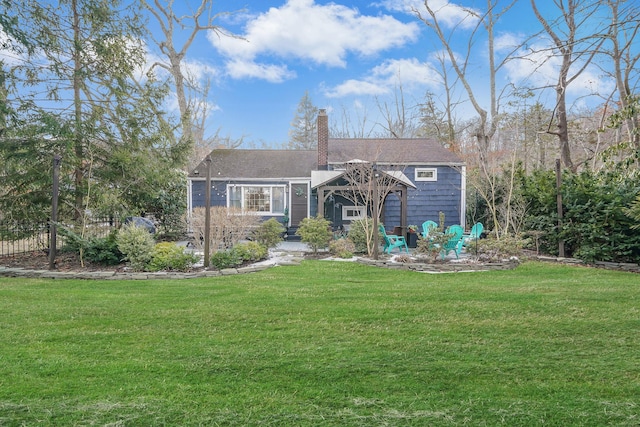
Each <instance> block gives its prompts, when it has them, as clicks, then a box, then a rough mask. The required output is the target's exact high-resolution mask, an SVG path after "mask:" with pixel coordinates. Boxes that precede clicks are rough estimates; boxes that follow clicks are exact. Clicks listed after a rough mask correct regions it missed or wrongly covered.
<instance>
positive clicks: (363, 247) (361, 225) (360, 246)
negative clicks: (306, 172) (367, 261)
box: [349, 218, 373, 253]
mask: <svg viewBox="0 0 640 427" xmlns="http://www.w3.org/2000/svg"><path fill="white" fill-rule="evenodd" d="M367 227H368V228H369V231H368V232H367V231H366V230H367ZM367 236H373V219H371V218H367V219H358V220H355V221H351V225H350V226H349V240H351V241H352V242H353V244H354V245H355V252H356V253H367V252H368V249H367Z"/></svg>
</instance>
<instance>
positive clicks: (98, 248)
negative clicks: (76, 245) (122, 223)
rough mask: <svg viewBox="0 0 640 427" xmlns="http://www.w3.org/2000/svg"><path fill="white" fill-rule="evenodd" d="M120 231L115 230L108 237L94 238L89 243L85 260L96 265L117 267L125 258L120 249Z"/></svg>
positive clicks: (85, 251)
mask: <svg viewBox="0 0 640 427" xmlns="http://www.w3.org/2000/svg"><path fill="white" fill-rule="evenodd" d="M117 236H118V230H113V231H112V232H111V233H109V235H108V236H107V237H92V238H90V239H89V240H88V241H87V244H86V246H85V249H84V258H85V259H86V260H87V261H89V262H93V263H96V264H103V265H117V264H120V262H121V261H122V258H123V254H122V252H120V249H118V242H117Z"/></svg>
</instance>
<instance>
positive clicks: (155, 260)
mask: <svg viewBox="0 0 640 427" xmlns="http://www.w3.org/2000/svg"><path fill="white" fill-rule="evenodd" d="M199 259H200V258H199V257H198V256H196V255H194V254H193V253H190V252H186V251H185V249H184V248H183V247H181V246H178V245H177V244H176V243H173V242H162V243H158V244H157V245H155V247H154V248H153V252H152V253H151V261H150V262H149V264H148V266H147V268H148V270H149V271H162V270H169V271H188V270H189V269H190V268H191V267H192V266H193V264H195V263H196V262H198V261H199Z"/></svg>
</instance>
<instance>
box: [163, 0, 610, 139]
mask: <svg viewBox="0 0 640 427" xmlns="http://www.w3.org/2000/svg"><path fill="white" fill-rule="evenodd" d="M190 1H191V3H192V4H191V6H192V7H195V6H197V4H199V1H197V2H196V1H195V0H190ZM176 3H180V2H176ZM213 3H214V12H234V11H236V13H233V14H230V15H228V16H224V17H222V18H220V19H219V20H218V21H217V22H218V24H219V25H221V26H223V27H225V28H226V29H228V30H229V31H231V32H233V33H234V34H236V35H238V36H241V37H242V38H243V39H237V38H230V37H224V36H223V37H218V36H216V35H214V34H212V33H210V34H205V33H201V34H200V35H199V36H198V39H197V40H196V42H195V43H194V45H193V46H192V48H191V49H190V50H189V52H188V56H187V58H186V60H185V68H188V69H189V72H191V73H193V74H194V75H196V76H199V77H200V78H201V79H204V78H205V77H208V78H209V79H210V80H211V88H210V91H209V99H208V102H209V104H210V106H211V108H212V113H211V116H210V119H209V125H208V126H209V127H208V133H209V134H212V133H214V132H215V131H216V130H217V129H218V128H220V131H221V132H220V133H221V134H222V135H228V136H230V137H231V138H234V139H235V138H240V137H243V136H244V138H245V140H246V141H248V142H254V143H255V144H257V145H261V144H263V143H264V144H267V145H277V144H283V143H286V142H287V141H288V132H289V129H290V123H291V121H292V119H293V117H294V114H295V111H296V108H297V106H298V103H299V101H300V99H301V98H302V96H303V95H304V93H305V91H308V92H309V95H310V97H311V100H312V101H313V103H314V104H315V105H316V106H318V107H319V108H326V109H328V112H329V117H330V121H331V122H333V121H336V120H338V119H339V116H340V115H342V112H343V111H347V113H348V114H349V115H350V117H351V119H352V121H357V117H364V116H366V117H367V118H368V121H369V124H370V126H374V123H375V122H376V120H378V119H379V117H377V116H378V111H379V108H378V106H377V104H378V103H384V102H387V103H390V104H392V103H393V97H394V93H396V89H397V88H398V87H399V86H400V85H402V88H403V91H404V94H405V99H406V101H407V104H409V105H415V104H416V103H418V102H421V101H422V100H423V99H424V95H425V93H426V91H427V90H430V91H432V92H434V93H435V94H436V95H441V94H442V90H441V89H442V85H441V81H440V78H439V76H438V73H437V72H436V71H434V67H436V66H437V61H436V57H437V54H438V53H439V52H441V45H440V43H439V42H438V41H437V40H436V38H435V36H434V35H433V33H432V32H431V31H430V30H429V28H428V27H427V26H426V25H425V24H424V23H423V22H421V21H420V20H419V19H418V18H417V17H416V15H415V13H413V12H411V8H412V7H413V8H416V9H418V10H424V2H423V1H422V0H379V1H374V2H369V1H359V0H336V1H324V0H286V1H284V0H279V1H274V0H248V1H245V2H242V1H234V0H216V1H214V2H213ZM429 3H430V5H432V7H433V8H434V9H437V10H438V16H439V18H440V19H441V22H442V23H443V25H444V27H445V31H447V32H450V31H452V30H453V28H454V26H455V25H457V27H456V29H455V31H453V32H452V33H451V34H453V37H452V41H453V45H454V48H455V49H456V53H457V54H459V55H464V54H465V53H464V49H465V46H466V43H467V41H468V37H469V34H470V32H471V28H473V25H474V24H475V20H474V18H473V17H471V16H470V15H469V13H468V11H465V10H464V8H468V9H469V10H471V11H478V12H482V11H483V10H484V9H483V8H484V7H486V1H460V2H447V1H446V0H437V1H431V0H430V2H429ZM539 3H542V5H541V6H540V7H541V10H542V11H543V13H553V9H552V8H551V4H550V3H551V2H546V1H540V2H539ZM182 5H183V7H184V8H185V9H184V11H185V12H187V11H188V7H189V5H190V3H189V1H186V2H182ZM176 7H177V6H176ZM549 16H551V15H549ZM539 30H540V24H539V23H538V21H537V19H536V18H535V16H534V15H533V12H532V11H531V6H530V2H529V1H528V0H520V1H519V2H517V3H516V5H515V6H514V7H513V8H512V9H511V10H510V11H509V12H508V13H507V14H506V15H505V17H504V18H503V19H502V20H501V21H500V24H499V25H498V26H497V31H496V45H497V47H498V48H499V49H498V52H499V54H502V53H506V52H507V51H509V50H510V49H512V48H513V47H514V46H516V45H517V44H518V43H520V42H521V41H523V40H524V39H525V38H527V37H528V36H530V35H532V34H535V33H536V32H538V31H539ZM484 40H485V39H484V38H481V39H479V41H478V42H477V43H476V45H474V47H473V49H472V56H471V57H470V68H471V69H472V70H473V72H472V73H471V75H472V76H473V77H472V78H471V83H472V84H473V85H474V87H475V88H483V87H487V86H488V75H487V73H486V67H485V64H486V54H487V52H486V45H485V44H484ZM546 43H547V41H545V39H544V37H539V38H537V39H536V40H534V41H531V42H530V46H532V45H533V46H536V47H544V46H546ZM542 56H545V58H542ZM543 59H546V54H544V55H543V54H541V57H540V58H539V63H537V65H536V66H535V67H532V64H531V62H528V63H526V64H525V63H523V61H514V62H511V63H509V64H507V65H505V67H504V68H503V69H502V71H501V73H500V74H499V81H498V86H499V87H504V86H506V85H507V84H508V83H509V82H514V83H516V84H526V85H529V86H543V85H545V84H549V83H552V82H553V79H554V78H555V76H554V70H555V68H556V66H557V63H554V61H547V62H546V63H544V65H543V64H542V62H543V61H542V60H543ZM532 68H537V72H536V74H535V75H532V73H531V70H532ZM602 84H603V83H602V82H600V81H599V79H598V78H597V75H596V74H595V71H589V70H588V71H587V72H586V73H585V75H584V76H583V77H582V78H581V79H579V80H578V81H577V82H576V83H575V84H574V85H573V91H574V93H573V96H574V97H578V98H579V97H580V95H584V94H587V93H589V92H593V91H594V90H597V91H604V90H611V88H610V87H607V88H603V87H602ZM476 90H477V91H478V94H479V99H480V102H481V103H482V104H483V106H484V107H485V108H488V101H489V100H488V96H485V95H486V93H483V91H482V90H481V89H476ZM458 95H460V96H463V95H462V92H461V91H458ZM539 96H540V97H539V98H538V99H540V100H541V101H542V102H546V103H549V102H552V101H553V99H554V95H553V93H552V92H551V91H547V92H544V93H542V94H541V95H539ZM457 114H458V116H459V117H465V116H471V115H473V114H472V109H471V107H470V105H469V104H468V103H463V104H462V105H461V106H460V107H459V110H458V113H457Z"/></svg>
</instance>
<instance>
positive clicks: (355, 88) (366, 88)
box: [325, 79, 389, 98]
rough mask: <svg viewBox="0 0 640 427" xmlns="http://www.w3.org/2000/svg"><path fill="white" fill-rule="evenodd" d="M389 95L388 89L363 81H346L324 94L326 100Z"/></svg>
mask: <svg viewBox="0 0 640 427" xmlns="http://www.w3.org/2000/svg"><path fill="white" fill-rule="evenodd" d="M387 93H389V89H388V88H386V87H384V86H380V85H379V84H377V83H375V82H368V81H364V80H353V79H350V80H347V81H345V82H344V83H341V84H339V85H338V86H335V87H333V88H331V89H328V90H327V91H326V92H325V95H326V96H327V97H328V98H342V97H345V96H349V95H371V96H375V95H384V94H387Z"/></svg>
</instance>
